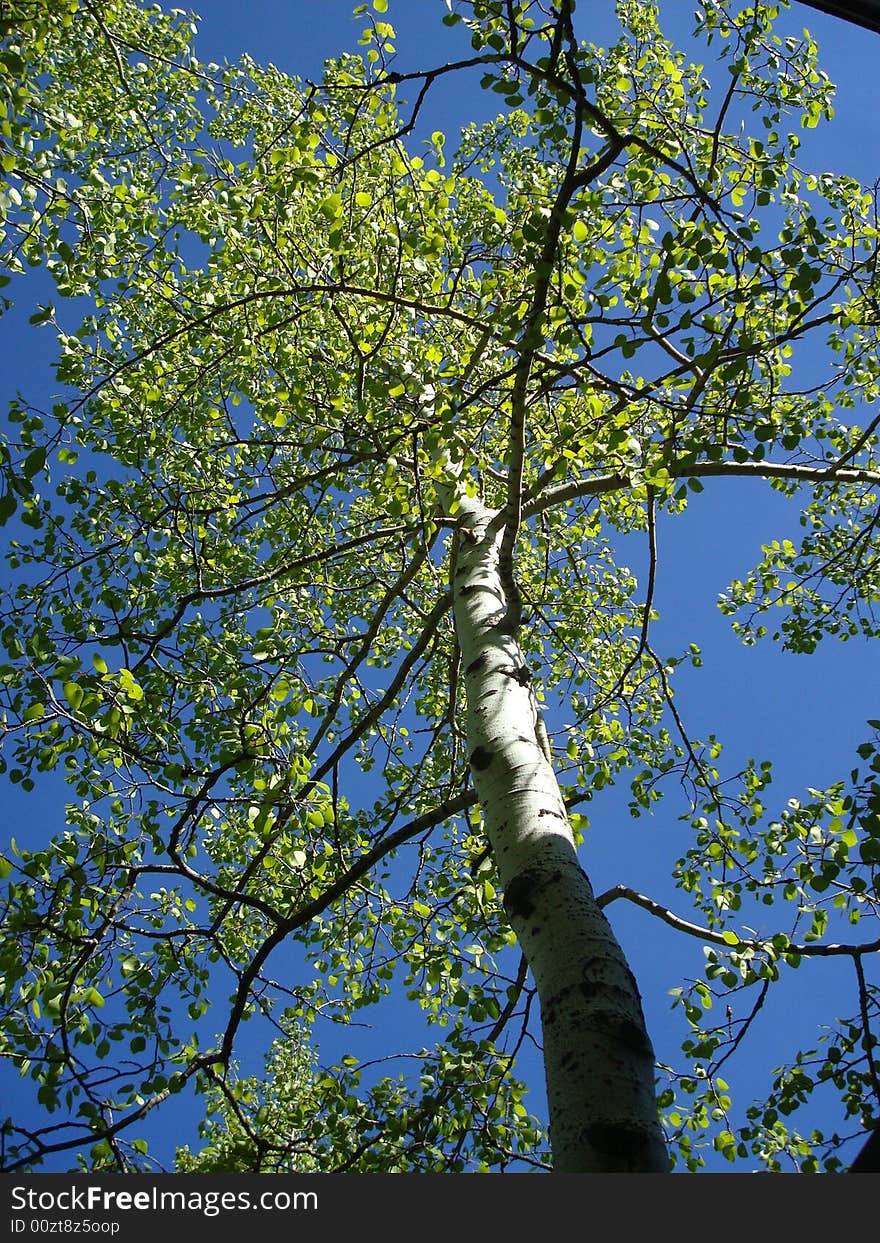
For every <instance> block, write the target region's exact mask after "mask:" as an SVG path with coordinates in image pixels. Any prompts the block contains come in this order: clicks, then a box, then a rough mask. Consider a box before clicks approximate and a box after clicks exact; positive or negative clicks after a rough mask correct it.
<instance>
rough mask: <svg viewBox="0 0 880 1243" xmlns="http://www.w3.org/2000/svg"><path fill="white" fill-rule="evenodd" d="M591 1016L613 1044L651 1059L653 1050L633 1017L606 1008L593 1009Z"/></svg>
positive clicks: (583, 987)
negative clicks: (629, 1017)
mask: <svg viewBox="0 0 880 1243" xmlns="http://www.w3.org/2000/svg"><path fill="white" fill-rule="evenodd" d="M587 987H589V986H587V985H586V984H583V985H581V988H582V990H584V991H585V990H586V988H587ZM594 991H595V990H594ZM591 1017H592V1018H593V1019H595V1020H596V1026H597V1028H598V1030H599V1031H600V1032H601V1033H602V1035H604V1036H606V1037H607V1038H608V1039H609V1040H611V1041H612V1042H613V1043H614V1044H615V1045H620V1046H621V1047H622V1048H624V1049H627V1050H629V1052H630V1053H635V1054H638V1055H640V1056H642V1057H647V1058H650V1059H651V1060H652V1061H653V1058H654V1050H653V1049H652V1048H651V1042H650V1040H649V1039H648V1034H647V1032H646V1031H645V1029H644V1028H643V1027H640V1026H639V1024H638V1023H636V1022H634V1021H633V1019H628V1018H626V1017H625V1016H623V1015H620V1014H614V1013H609V1012H608V1011H607V1010H604V1011H603V1010H594V1011H593V1014H592V1016H591Z"/></svg>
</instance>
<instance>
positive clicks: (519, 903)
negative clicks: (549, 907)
mask: <svg viewBox="0 0 880 1243" xmlns="http://www.w3.org/2000/svg"><path fill="white" fill-rule="evenodd" d="M539 879H540V877H539V874H538V872H536V871H534V869H531V870H527V871H525V872H520V874H519V876H514V878H513V880H512V881H511V882H510V884H509V885H508V886H507V889H506V890H505V891H504V910H505V911H506V913H507V916H508V918H510V919H516V918H517V917H519V918H520V919H528V917H529V916H530V915H531V913H532V911H533V910H534V909H535V903H534V902H533V900H532V895H533V894H534V891H535V888H536V886H537V883H538V880H539Z"/></svg>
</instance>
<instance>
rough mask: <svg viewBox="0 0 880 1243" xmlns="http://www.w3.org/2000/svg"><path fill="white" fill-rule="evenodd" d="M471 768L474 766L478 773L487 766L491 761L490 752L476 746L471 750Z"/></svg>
mask: <svg viewBox="0 0 880 1243" xmlns="http://www.w3.org/2000/svg"><path fill="white" fill-rule="evenodd" d="M470 762H471V768H475V769H476V770H477V772H478V773H481V772H482V771H483V769H485V768H488V767H489V765H490V764H491V763H492V752H491V751H487V750H486V748H485V747H477V748H476V750H475V751H472V752H471V761H470Z"/></svg>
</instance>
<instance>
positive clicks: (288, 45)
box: [0, 0, 880, 1169]
mask: <svg viewBox="0 0 880 1243" xmlns="http://www.w3.org/2000/svg"><path fill="white" fill-rule="evenodd" d="M352 7H353V3H352V0H288V2H287V3H278V0H248V2H247V3H241V2H240V0H202V3H201V4H200V5H199V6H198V9H197V11H198V12H199V14H200V17H201V22H200V32H199V35H198V37H197V40H196V48H197V51H198V54H199V56H200V58H201V59H202V60H203V61H211V60H216V61H222V60H224V59H229V60H233V59H235V58H236V57H237V56H238V55H239V54H240V53H242V52H247V53H249V54H250V55H251V56H252V57H253V58H254V59H255V60H257V61H259V62H265V61H272V62H273V63H275V64H277V65H278V66H279V68H281V69H283V70H286V71H289V72H291V73H294V74H298V75H301V76H306V77H308V76H317V75H318V74H319V73H320V65H321V61H322V59H323V58H324V57H325V56H329V55H335V54H337V53H339V52H341V51H343V50H350V49H353V48H355V46H356V44H357V39H358V36H359V33H360V30H361V28H362V25H363V20H362V19H353V18H352V16H351V9H352ZM580 9H581V11H580V13H579V22H580V29H581V32H582V33H583V34H584V36H585V37H588V38H591V39H593V40H594V41H596V42H600V43H601V42H603V41H605V40H606V39H607V38H608V37H609V36H610V35H611V34H612V33H613V30H614V23H613V4H612V3H611V0H591V2H590V3H586V0H582V3H581V6H580ZM692 10H693V5H692V4H691V3H690V2H689V0H668V2H667V3H666V4H665V5H661V12H662V13H663V14H664V17H665V18H668V21H667V22H666V25H667V28H668V30H669V32H670V33H671V34H674V35H675V36H676V37H677V38H679V39H681V40H685V39H686V38H687V36H688V34H689V32H690V30H691V27H692V20H691V15H692ZM445 11H446V7H445V3H444V0H390V4H389V9H388V13H387V14H386V15H385V20H389V21H391V22H392V23H393V24H394V25H395V26H396V28H397V32H398V40H397V46H398V49H399V60H398V62H397V65H396V67H397V68H399V69H400V70H403V71H405V70H409V69H414V68H423V67H426V66H429V65H431V64H434V63H437V62H440V61H442V60H444V59H448V58H451V57H452V56H454V55H456V54H457V53H458V51H459V50H464V51H466V50H467V44H466V43H463V41H462V37H461V32H460V30H455V31H449V30H447V29H446V28H444V27H443V26H442V25H441V18H442V16H443V13H444V12H445ZM804 25H806V26H808V27H809V29H810V30H811V32H812V33H813V34H814V35H815V36H816V37H817V39H818V41H819V44H820V49H821V53H822V54H821V64H822V67H823V68H825V70H826V71H827V72H828V73H829V75H830V77H831V78H832V80H833V81H834V82H835V83H837V85H838V96H837V105H836V110H837V115H836V118H835V121H834V122H833V124H832V126H830V127H829V126H823V127H820V128H819V129H818V130H816V131H813V132H810V133H808V134H807V135H806V136H805V137H804V142H803V146H802V152H801V156H802V158H801V161H800V162H801V163H802V164H803V165H809V166H812V167H815V168H822V169H828V170H830V171H834V172H844V171H845V172H849V173H851V174H853V175H854V176H856V177H859V178H860V179H862V180H863V181H865V182H866V183H868V184H870V183H872V182H873V181H874V180H875V178H876V177H877V176H878V174H880V140H878V130H877V126H876V117H877V116H878V115H880V84H878V74H877V64H878V63H880V61H878V57H880V36H873V35H870V34H868V33H867V32H865V31H863V30H860V29H858V28H856V27H854V26H850V25H848V24H846V23H843V22H841V21H839V20H836V19H833V18H830V17H828V16H826V15H824V14H821V13H818V12H816V11H815V10H813V9H811V8H808V7H807V6H806V5H800V4H795V5H794V6H793V8H792V11H791V12H790V13H789V14H787V15H786V16H785V19H784V22H783V23H782V26H781V29H782V30H783V31H785V30H793V31H798V30H799V29H800V28H801V27H802V26H804ZM477 84H478V74H475V75H474V77H473V78H472V80H470V82H469V83H467V82H466V83H465V84H464V85H462V83H460V82H456V84H455V85H452V84H444V85H442V86H438V87H437V88H436V89H435V90H433V91H432V93H431V95H430V97H429V104H428V106H427V108H426V112H425V117H424V131H425V132H426V133H430V131H431V130H434V129H442V130H444V131H446V133H447V134H448V135H449V141H450V143H451V142H452V141H453V136H454V134H455V132H456V130H457V129H458V127H459V126H460V125H461V124H463V123H465V122H466V121H468V120H470V119H472V118H473V117H474V116H475V115H479V114H480V111H481V110H482V109H483V108H484V106H485V103H484V100H483V97H482V96H481V95H480V92H479V90H478V85H477ZM419 140H420V138H419V135H416V136H415V138H414V142H415V143H416V144H417V143H418V141H419ZM36 288H37V287H36V286H35V289H36ZM41 296H42V295H41V294H40V295H38V293H37V292H34V293H32V294H29V293H28V292H27V291H26V289H22V290H21V291H20V292H19V306H18V310H17V312H16V315H15V317H14V318H10V319H9V320H5V321H4V327H3V333H4V338H5V340H6V343H7V348H9V354H8V357H10V358H13V357H14V358H15V360H16V362H15V366H13V367H11V368H8V369H7V372H6V375H5V377H4V379H3V381H2V385H3V387H2V390H0V396H3V397H6V396H8V395H11V393H12V392H14V391H15V390H16V389H17V388H22V389H24V390H25V391H26V392H27V393H28V394H29V395H31V394H33V393H34V391H44V390H45V389H47V388H50V387H51V373H50V372H49V370H48V361H49V359H50V357H51V354H52V348H51V346H52V343H51V340H50V339H49V338H48V333H42V334H41V333H35V332H33V330H30V331H28V330H26V329H24V328H23V327H22V325H23V324H25V325H26V320H27V315H28V314H29V313H30V311H31V310H32V309H33V304H34V303H36V302H37V301H39V300H40V297H41ZM10 347H11V348H10ZM796 529H797V511H796V509H795V508H794V506H792V505H788V504H785V503H784V502H783V501H782V500H781V498H779V497H778V496H777V495H776V494H774V493H770V492H769V491H768V489H766V488H765V487H763V486H761V485H757V484H751V483H749V484H743V483H742V482H740V481H735V482H733V481H714V484H713V485H712V486H707V488H706V490H705V492H704V493H703V494H702V495H701V496H700V497H699V498H697V502H696V503H694V504H693V505H692V506H691V509H690V510H689V512H688V514H687V515H686V517H685V518H684V519H682V520H676V521H675V522H674V523H671V522H667V523H663V522H661V524H660V529H659V543H660V558H661V576H660V580H659V584H658V596H657V607H658V609H659V611H660V622H659V623H658V627H657V629H656V632H655V645H656V646H657V647H658V648H659V649H660V650H661V651H663V650H667V651H670V652H671V651H675V650H678V649H679V648H680V646H681V645H682V644H684V645H686V644H687V643H688V642H690V641H695V642H697V643H699V644H700V646H701V647H702V649H703V657H704V667H703V669H702V670H700V671H699V672H697V673H693V674H688V673H685V672H682V673H681V674H680V675H679V676H678V681H677V685H678V703H679V706H680V708H681V710H682V712H683V714H684V715H685V718H686V720H687V723H688V725H689V727H690V728H691V730H692V732H693V733H694V734H696V735H697V736H704V735H705V734H706V733H707V732H712V731H714V732H717V733H718V734H719V735H720V736H721V738H722V739H723V740H724V741H725V745H726V748H727V750H726V752H725V754H726V756H727V758H728V762H729V763H730V764H731V766H734V765H735V764H736V763H739V762H741V761H743V760H745V759H746V758H747V757H749V756H754V757H756V758H758V759H759V760H760V759H763V758H769V759H772V760H773V761H774V767H775V770H776V774H777V776H776V782H775V784H774V787H773V789H772V791H771V798H770V804H771V806H773V807H774V808H779V807H781V806H784V804H785V802H786V800H787V798H789V797H790V796H792V795H798V794H800V793H801V792H802V791H803V789H804V788H805V787H806V786H807V785H812V786H822V785H824V784H827V783H830V782H831V781H834V780H836V779H839V778H840V777H842V776H844V775H846V773H847V772H848V771H849V769H850V768H851V767H852V766H853V763H854V753H855V747H856V746H857V745H858V743H859V742H861V741H862V740H863V739H864V738H865V736H866V727H865V724H864V723H865V720H866V718H868V717H872V716H878V715H880V710H878V690H880V678H878V673H877V661H876V656H875V655H874V654H873V653H872V652H871V651H870V650H869V649H868V647H867V645H866V644H865V643H864V642H861V641H853V642H850V643H847V644H840V643H834V642H833V641H831V640H829V641H827V642H826V644H825V645H824V646H822V647H821V648H820V650H819V651H818V652H817V653H816V654H815V655H814V656H810V657H803V656H791V655H785V654H783V653H780V652H779V651H778V650H777V649H776V648H774V647H771V646H770V645H769V644H767V645H758V646H757V647H754V648H744V647H743V646H742V645H741V644H740V643H738V641H737V640H736V639H735V638H734V636H732V635H731V632H730V628H729V624H728V623H727V622H726V621H725V619H724V618H723V617H722V616H721V615H720V614H719V612H718V610H717V608H716V607H715V600H716V599H717V596H718V594H719V593H720V592H721V591H723V590H724V589H725V587H726V586H727V583H728V582H729V581H730V579H731V578H732V577H734V576H736V575H740V574H742V573H744V572H745V571H747V570H748V569H749V568H750V566H751V565H752V564H753V563H754V562H755V560H756V558H757V556H758V553H759V550H760V545H761V543H762V542H765V541H767V540H769V539H774V538H775V539H782V538H785V537H786V536H792V537H793V535H794V533H795V532H796ZM639 556H640V554H639V551H638V550H637V549H635V548H634V549H633V565H634V568H637V569H638V568H639V562H638V558H639ZM684 619H686V621H687V626H686V628H685V629H684V631H683V630H682V621H683V620H684ZM50 798H51V793H50V792H48V791H47V794H46V795H41V794H40V792H39V791H38V792H36V793H35V795H33V796H31V798H30V799H26V798H24V797H23V796H22V795H21V793H20V792H19V791H16V790H12V789H8V790H7V788H5V787H0V800H3V801H2V802H0V806H5V808H6V814H7V817H8V825H9V831H10V832H14V831H15V828H14V825H15V821H16V819H17V818H18V817H19V816H21V815H26V816H27V817H28V818H29V819H30V821H31V823H33V821H34V819H35V818H42V817H43V816H45V820H46V824H47V827H48V826H49V825H50V822H53V821H54V824H53V826H52V827H56V826H57V820H55V813H54V811H53V808H52V806H51V805H50V801H49V800H50ZM664 807H665V804H661V805H660V811H659V812H658V813H657V815H656V816H654V817H653V818H650V819H645V820H643V821H640V822H638V823H635V824H632V823H630V822H629V818H628V816H627V813H626V810H625V806H624V807H621V804H620V799H619V797H618V796H615V795H614V794H613V793H609V794H608V795H604V794H603V795H602V796H601V797H600V798H599V799H597V800H595V801H594V802H593V803H592V804H591V807H590V818H591V821H592V822H593V826H594V828H593V829H592V830H591V832H590V836H589V837H588V841H587V846H586V848H585V852H584V863H585V866H586V867H587V870H588V871H589V872H590V873H591V876H592V878H593V881H594V885H595V887H596V889H597V891H602V890H603V889H605V888H607V887H609V886H611V885H613V884H615V883H617V882H623V883H626V884H628V885H631V886H633V887H635V888H638V889H641V890H642V891H643V892H646V893H649V894H652V895H653V896H658V897H668V893H667V891H668V884H669V882H668V876H667V877H666V879H665V882H664V877H663V875H662V869H663V868H664V867H668V865H667V864H666V863H665V862H664V861H665V860H668V858H669V857H670V835H673V840H674V834H675V833H676V832H677V831H680V832H681V833H682V834H683V833H684V830H683V829H681V830H677V829H676V825H675V822H674V819H673V822H672V823H671V824H670V823H668V822H665V821H664V819H663V816H664ZM673 814H674V813H672V811H671V809H670V815H673ZM622 818H623V819H622ZM5 835H6V834H4V836H5ZM621 840H625V842H626V847H625V851H626V857H625V860H624V861H623V863H622V862H621V853H620V842H621ZM678 849H679V850H681V851H683V849H684V844H683V842H682V845H681V846H680V847H678ZM674 850H675V847H674V845H673V857H674ZM664 886H665V887H664ZM681 913H683V914H685V915H687V910H686V909H682V911H681ZM609 915H610V917H611V919H612V922H613V924H614V927H615V930H616V931H617V933H618V935H619V937H620V939H621V941H622V943H623V945H624V948H625V950H626V951H627V953H628V954H629V955H630V957H631V960H632V962H633V964H634V968H635V972H636V975H637V978H638V980H639V982H640V986H641V990H642V995H643V1001H644V1005H645V1011H646V1016H647V1019H648V1025H649V1029H650V1031H651V1034H652V1038H653V1039H654V1042H655V1048H656V1051H657V1053H658V1057H659V1058H660V1060H661V1061H662V1060H671V1059H672V1057H673V1056H674V1055H675V1053H676V1051H677V1043H678V1039H679V1038H680V1029H679V1028H678V1027H677V1026H673V1025H671V1023H670V1009H669V1006H670V999H669V997H668V994H667V990H668V988H669V987H671V986H672V985H674V984H676V983H678V982H679V977H680V975H681V974H682V973H684V974H691V975H698V974H700V973H701V971H702V963H703V957H702V951H701V947H700V945H699V942H697V941H684V942H682V940H681V939H680V938H676V937H674V936H673V934H672V933H671V932H662V931H660V930H659V929H658V926H657V925H656V924H655V923H654V922H653V921H652V920H651V919H650V917H649V916H647V915H646V914H644V913H643V912H640V911H637V910H635V909H632V908H626V909H624V904H622V903H618V904H615V906H613V907H612V908H611V909H610V910H609ZM759 931H764V929H759ZM806 970H807V968H802V969H801V971H800V972H799V973H796V975H797V977H798V978H796V979H794V980H792V981H790V983H789V982H787V983H786V984H785V985H783V987H781V988H780V989H779V994H778V998H777V999H776V1000H774V1002H773V1003H772V1006H771V1004H770V1003H768V1006H767V1013H766V1015H765V1016H764V1017H763V1019H762V1021H761V1023H759V1024H758V1026H757V1030H756V1031H755V1032H754V1033H753V1036H754V1041H753V1042H752V1043H750V1044H749V1045H748V1052H747V1054H746V1056H747V1057H748V1058H749V1060H750V1066H749V1067H745V1066H742V1065H739V1066H738V1067H737V1069H738V1070H744V1071H745V1072H746V1081H747V1083H753V1085H754V1091H755V1092H756V1093H758V1092H760V1090H761V1086H762V1084H763V1082H764V1078H762V1076H764V1077H765V1076H766V1068H767V1066H772V1065H774V1064H775V1063H776V1062H777V1061H778V1060H781V1059H782V1058H783V1057H785V1056H786V1055H788V1054H790V1052H791V1051H792V1050H793V1049H794V1048H796V1047H798V1046H799V1045H803V1044H809V1043H810V1042H811V1040H812V1039H813V1038H814V1035H815V1033H816V1028H817V1025H818V1024H821V1023H822V1022H823V1021H827V1020H828V1019H830V1018H831V1017H833V1012H834V1010H835V1006H836V1005H837V1002H838V994H837V986H836V975H835V972H836V968H835V970H831V969H830V968H829V966H828V965H827V964H824V963H816V964H811V965H810V966H809V971H810V972H811V977H810V980H811V981H812V983H809V982H808V981H807V980H806V979H805V978H803V977H804V976H805V973H806ZM844 974H846V972H845V971H844ZM846 983H847V985H848V984H849V980H848V979H847V980H846ZM415 1030H416V1028H415V1026H414V1028H413V1032H414V1034H415ZM376 1042H377V1048H378V1046H379V1045H381V1044H382V1038H381V1033H376ZM345 1047H346V1037H345V1034H344V1033H338V1032H336V1033H332V1034H331V1035H330V1036H329V1037H328V1038H327V1039H326V1044H325V1045H324V1046H323V1047H322V1050H321V1052H322V1057H326V1058H331V1057H336V1056H339V1054H340V1053H341V1052H343V1051H345ZM252 1056H253V1058H254V1060H253V1062H252V1064H251V1065H250V1066H248V1067H247V1068H248V1069H249V1070H256V1069H258V1068H259V1060H258V1058H257V1057H256V1052H255V1051H254V1052H253V1053H252ZM743 1060H744V1059H743ZM535 1070H536V1073H537V1066H536V1067H535ZM731 1077H732V1075H731ZM746 1095H748V1088H747V1089H746ZM540 1097H541V1090H540V1085H539V1084H538V1085H536V1091H535V1098H534V1100H533V1101H532V1102H530V1103H531V1104H532V1107H533V1108H535V1109H536V1110H539V1109H540V1108H541V1105H540ZM187 1108H188V1107H187V1106H183V1107H182V1108H181V1109H179V1110H178V1111H177V1112H178V1115H179V1116H178V1125H179V1127H180V1129H179V1130H175V1132H174V1134H173V1141H175V1142H177V1141H180V1140H182V1139H184V1138H187V1136H186V1129H187V1124H189V1123H191V1116H189V1115H187V1113H186V1109H187ZM832 1120H833V1118H832V1115H829V1122H830V1121H832ZM808 1121H809V1124H810V1125H821V1123H822V1118H821V1116H820V1103H819V1102H818V1100H817V1102H816V1113H815V1114H811V1116H810V1117H809V1119H808ZM163 1131H164V1124H160V1131H159V1133H158V1134H157V1135H156V1138H155V1140H154V1142H153V1146H154V1147H156V1146H157V1145H161V1143H162V1140H161V1133H162V1132H163ZM166 1134H167V1132H166ZM710 1168H711V1167H710ZM715 1168H718V1169H728V1168H730V1167H729V1166H726V1165H725V1164H724V1163H723V1162H721V1161H720V1159H718V1161H717V1162H716V1163H715Z"/></svg>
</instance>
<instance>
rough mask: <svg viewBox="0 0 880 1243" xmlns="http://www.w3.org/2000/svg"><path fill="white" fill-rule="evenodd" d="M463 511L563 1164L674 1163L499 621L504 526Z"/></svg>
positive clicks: (468, 670)
mask: <svg viewBox="0 0 880 1243" xmlns="http://www.w3.org/2000/svg"><path fill="white" fill-rule="evenodd" d="M456 516H457V517H458V518H459V547H458V554H457V557H456V562H455V565H454V566H453V567H452V594H453V607H454V613H455V626H456V633H457V636H458V642H459V644H460V647H461V653H462V667H463V669H464V677H465V686H466V691H467V735H468V746H469V749H470V764H471V772H472V774H473V780H474V785H475V788H476V792H477V796H478V798H479V800H480V805H481V808H482V812H483V819H484V827H485V831H486V834H487V837H488V840H489V843H490V845H491V847H492V851H493V854H494V857H495V861H496V865H497V868H498V872H499V878H500V881H501V885H502V887H503V891H504V895H505V896H504V905H505V910H506V913H507V916H508V918H509V919H510V923H511V926H512V927H513V930H514V931H515V933H516V935H517V939H518V941H519V944H520V947H521V948H522V951H523V953H524V955H525V957H526V960H527V961H528V964H529V967H530V968H531V971H532V975H533V977H534V980H535V984H536V987H537V990H538V996H539V998H540V1002H541V1021H542V1026H543V1039H544V1062H545V1068H546V1077H547V1095H548V1102H549V1113H550V1138H551V1143H552V1149H553V1165H554V1169H555V1170H556V1171H557V1172H561V1173H564V1172H569V1173H572V1172H624V1171H636V1172H661V1171H665V1170H667V1169H668V1168H669V1162H668V1156H667V1153H666V1147H665V1144H664V1140H663V1135H662V1132H661V1129H660V1124H659V1120H658V1114H657V1105H656V1098H655V1090H654V1052H653V1049H652V1047H651V1042H650V1040H649V1038H648V1035H647V1032H646V1030H645V1022H644V1016H643V1014H642V1007H641V1000H640V997H639V993H638V989H637V987H636V983H635V980H634V978H633V975H632V973H631V972H630V970H629V968H628V966H627V963H626V959H625V957H624V955H623V951H622V950H621V948H620V946H619V945H618V943H617V941H616V939H615V937H614V934H613V932H612V931H611V927H610V925H609V923H608V921H607V919H606V918H605V916H604V914H603V913H602V911H601V910H600V909H599V907H598V906H597V905H596V902H595V898H594V895H593V891H592V887H591V885H590V882H589V880H588V879H587V876H586V875H585V873H584V871H583V869H582V868H581V866H580V864H579V862H578V859H577V851H576V847H575V843H574V839H573V836H572V832H571V827H570V825H569V822H568V817H567V815H566V811H565V806H564V803H563V801H562V795H561V793H560V790H559V785H558V783H557V781H556V777H555V774H554V772H553V768H552V765H551V764H550V763H549V762H548V760H547V758H546V757H545V754H544V750H543V749H542V747H541V746H540V745H539V741H538V735H537V733H536V723H537V705H536V700H535V696H534V692H533V690H532V687H531V681H530V673H529V671H528V670H527V668H526V666H525V661H524V659H523V655H522V652H521V650H520V648H519V645H518V643H517V640H516V636H515V635H514V634H512V633H505V632H504V630H503V627H499V626H498V622H499V620H500V619H502V618H503V617H504V614H505V606H506V600H505V597H504V591H503V588H502V584H501V580H500V578H499V575H498V549H499V546H500V542H501V531H500V530H493V529H492V523H493V519H495V515H494V514H493V513H492V512H491V511H489V510H487V509H486V508H485V507H484V506H483V505H481V504H480V503H479V502H477V501H474V500H471V499H467V498H465V499H464V500H463V501H462V504H461V508H460V510H459V512H458V514H457V515H456ZM496 521H497V520H496Z"/></svg>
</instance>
